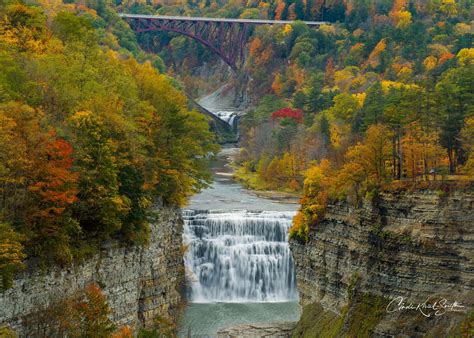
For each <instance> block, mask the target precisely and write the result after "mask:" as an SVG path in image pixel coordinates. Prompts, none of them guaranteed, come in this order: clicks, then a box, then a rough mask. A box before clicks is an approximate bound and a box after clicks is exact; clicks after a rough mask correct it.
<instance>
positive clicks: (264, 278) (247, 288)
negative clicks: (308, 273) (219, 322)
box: [183, 210, 297, 302]
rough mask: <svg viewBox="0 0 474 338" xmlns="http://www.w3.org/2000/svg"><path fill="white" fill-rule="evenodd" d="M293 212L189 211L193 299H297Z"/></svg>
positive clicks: (186, 218)
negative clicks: (291, 240) (291, 229)
mask: <svg viewBox="0 0 474 338" xmlns="http://www.w3.org/2000/svg"><path fill="white" fill-rule="evenodd" d="M294 214H295V213H294V212H281V211H280V212H277V211H261V212H255V211H232V212H228V211H225V212H224V211H212V210H211V211H210V210H205V211H198V210H184V211H183V218H184V222H185V230H184V235H183V237H184V242H185V243H186V244H187V246H188V248H187V252H186V255H185V264H186V268H187V272H188V279H189V284H190V295H189V296H190V298H189V299H190V300H191V301H194V302H223V301H225V302H261V301H288V300H295V299H297V290H296V280H295V273H294V266H293V259H292V256H291V253H290V250H289V246H288V228H289V227H290V225H291V220H292V218H293V216H294Z"/></svg>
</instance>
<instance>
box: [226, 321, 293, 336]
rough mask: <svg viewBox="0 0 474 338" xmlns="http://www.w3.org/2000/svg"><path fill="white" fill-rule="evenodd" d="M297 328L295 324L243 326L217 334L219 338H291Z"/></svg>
mask: <svg viewBox="0 0 474 338" xmlns="http://www.w3.org/2000/svg"><path fill="white" fill-rule="evenodd" d="M295 327H296V323H295V322H281V323H269V324H268V323H267V324H241V325H236V326H233V327H230V328H227V329H222V330H219V332H217V337H218V338H234V337H235V338H237V337H245V338H259V337H272V338H286V337H291V335H292V332H293V330H294V329H295Z"/></svg>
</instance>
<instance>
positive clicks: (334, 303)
mask: <svg viewBox="0 0 474 338" xmlns="http://www.w3.org/2000/svg"><path fill="white" fill-rule="evenodd" d="M450 190H452V191H450ZM473 211H474V189H472V185H471V186H469V187H467V188H466V189H464V190H463V191H459V190H456V189H449V187H448V188H447V189H444V190H424V191H412V192H408V191H398V192H397V191H395V192H387V193H382V194H381V195H380V196H377V198H374V199H373V200H371V201H366V202H365V203H364V205H363V206H362V207H360V208H353V207H351V206H350V205H349V204H348V203H345V202H344V203H339V204H334V205H330V206H329V207H328V209H327V213H326V216H325V218H324V219H323V220H322V221H321V222H320V223H319V224H318V225H317V227H316V228H313V229H311V230H310V234H309V240H308V242H306V243H302V242H301V241H298V240H296V239H293V240H291V241H290V247H291V250H292V253H293V257H294V260H295V266H296V275H297V284H298V289H299V293H300V303H301V305H303V306H304V310H303V315H302V319H301V320H300V322H299V324H298V326H297V328H296V330H295V332H294V334H295V336H307V335H308V334H309V336H313V337H336V336H344V335H346V336H347V335H349V336H351V335H357V336H358V337H359V336H361V337H362V336H366V337H368V336H371V337H422V336H433V337H442V336H462V335H463V334H464V335H465V336H466V337H468V336H473V335H474V332H473V330H474V329H473V322H474V316H473V310H474V212H473ZM455 302H456V303H455Z"/></svg>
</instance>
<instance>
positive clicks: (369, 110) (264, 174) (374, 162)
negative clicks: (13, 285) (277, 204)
mask: <svg viewBox="0 0 474 338" xmlns="http://www.w3.org/2000/svg"><path fill="white" fill-rule="evenodd" d="M174 4H175V5H174V6H173V5H169V3H167V2H164V1H156V2H151V3H150V2H148V3H147V4H145V3H144V2H140V1H133V0H132V1H129V2H124V3H122V4H121V5H120V6H121V9H123V10H128V11H136V12H142V11H146V12H148V13H160V14H176V15H203V16H226V17H241V18H270V19H273V18H274V19H287V20H324V21H327V22H329V23H330V24H327V25H323V26H321V27H320V28H319V29H314V28H309V27H308V26H306V25H305V24H304V23H302V22H298V21H297V22H295V23H293V24H291V25H285V26H278V25H275V26H259V27H255V28H253V29H252V30H251V36H250V39H249V44H248V55H247V60H246V64H245V66H244V71H245V72H247V73H248V75H249V79H250V88H252V90H251V92H252V95H253V98H254V103H255V104H256V108H255V109H254V111H253V112H251V113H250V114H248V115H247V116H246V118H245V119H244V120H243V122H242V141H243V142H242V145H243V147H244V149H243V152H242V156H241V164H242V167H241V169H240V170H239V172H238V175H239V176H240V177H241V178H242V179H244V180H246V181H247V182H248V183H249V185H251V186H254V187H256V188H264V189H285V190H295V191H301V190H304V197H303V200H302V208H301V213H300V214H299V215H298V216H297V218H296V219H295V222H294V225H295V226H294V228H293V230H292V233H299V234H300V235H301V236H302V237H305V235H304V233H306V232H307V229H308V227H309V226H311V225H314V224H316V223H317V218H318V217H320V216H321V215H322V213H323V212H324V206H325V203H327V200H329V199H331V198H348V199H350V200H352V201H353V202H354V203H359V202H360V200H361V199H362V198H364V197H365V196H366V194H367V193H369V195H372V194H374V192H375V191H376V190H377V189H379V188H380V187H382V186H384V185H386V184H387V183H390V182H392V181H410V182H413V184H415V183H416V182H419V181H425V182H426V181H428V180H433V179H439V178H443V179H471V178H472V173H473V158H474V154H473V153H472V149H473V148H472V144H473V136H472V135H473V133H474V130H473V128H472V127H473V123H472V119H473V115H474V108H473V102H474V98H473V93H474V65H473V60H474V49H473V48H472V42H473V24H472V23H473V21H472V20H473V17H472V13H473V7H472V2H471V1H467V0H429V1H410V0H377V1H365V0H329V1H327V0H326V1H319V0H274V1H263V0H262V1H239V0H235V1H219V0H215V1H213V0H210V1H200V0H196V1H194V0H193V1H186V2H184V1H183V2H181V3H179V4H178V3H177V2H174ZM146 39H148V40H143V41H148V42H153V43H151V44H150V45H151V46H152V47H153V46H154V45H155V46H158V48H160V47H162V46H163V45H165V44H167V45H168V46H169V47H168V48H166V49H164V51H162V52H161V55H162V57H163V58H164V60H165V61H166V62H168V63H170V64H172V65H173V66H174V69H175V70H177V69H183V70H184V71H183V74H184V73H186V74H187V73H189V72H188V70H189V69H192V67H195V66H196V65H199V64H201V63H202V62H207V61H208V60H209V59H211V56H210V54H208V53H206V52H201V51H202V49H201V48H202V47H200V46H197V45H196V42H193V41H190V40H188V39H186V38H184V37H180V36H175V35H169V34H149V35H148V36H147V37H146ZM153 39H154V40H153ZM191 48H193V51H194V50H197V51H199V52H198V53H195V54H193V55H194V57H191V58H189V53H187V52H188V51H190V50H191ZM194 48H196V49H194ZM183 76H184V75H183ZM300 112H301V114H302V119H300V118H299V117H298V116H299V115H298V114H299V113H300Z"/></svg>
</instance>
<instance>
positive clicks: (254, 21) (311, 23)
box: [119, 13, 329, 26]
mask: <svg viewBox="0 0 474 338" xmlns="http://www.w3.org/2000/svg"><path fill="white" fill-rule="evenodd" d="M119 16H120V17H122V18H128V19H159V20H170V21H193V22H195V21H204V22H233V23H248V24H251V25H285V24H292V23H294V22H296V21H292V20H260V19H228V18H205V17H191V16H166V15H144V14H126V13H122V14H119ZM300 22H304V23H305V24H307V25H308V26H320V25H327V24H329V22H326V21H300Z"/></svg>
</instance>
